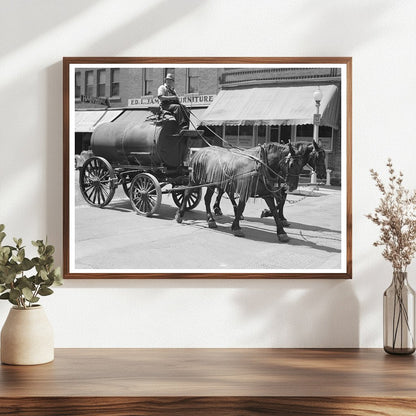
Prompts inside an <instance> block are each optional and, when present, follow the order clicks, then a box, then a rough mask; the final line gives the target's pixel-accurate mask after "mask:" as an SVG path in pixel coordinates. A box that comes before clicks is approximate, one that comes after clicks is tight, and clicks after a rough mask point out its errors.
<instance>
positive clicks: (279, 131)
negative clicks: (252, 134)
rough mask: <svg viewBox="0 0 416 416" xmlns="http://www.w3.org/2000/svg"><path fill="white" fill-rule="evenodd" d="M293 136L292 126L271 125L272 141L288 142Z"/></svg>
mask: <svg viewBox="0 0 416 416" xmlns="http://www.w3.org/2000/svg"><path fill="white" fill-rule="evenodd" d="M291 138H292V126H271V127H270V141H271V142H277V143H288V142H289V140H291Z"/></svg>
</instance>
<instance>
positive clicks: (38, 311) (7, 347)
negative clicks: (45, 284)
mask: <svg viewBox="0 0 416 416" xmlns="http://www.w3.org/2000/svg"><path fill="white" fill-rule="evenodd" d="M53 359H54V337H53V329H52V326H51V324H50V322H49V320H48V318H47V316H46V313H45V310H44V309H43V307H42V306H39V305H37V306H32V307H30V308H27V309H18V308H17V307H13V308H11V309H10V312H9V314H8V316H7V319H6V322H5V323H4V326H3V329H2V330H1V362H2V363H4V364H11V365H35V364H45V363H48V362H50V361H53Z"/></svg>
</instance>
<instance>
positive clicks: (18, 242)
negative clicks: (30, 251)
mask: <svg viewBox="0 0 416 416" xmlns="http://www.w3.org/2000/svg"><path fill="white" fill-rule="evenodd" d="M13 241H14V243H15V244H16V247H17V248H20V247H21V246H22V243H23V240H22V239H21V238H16V237H13Z"/></svg>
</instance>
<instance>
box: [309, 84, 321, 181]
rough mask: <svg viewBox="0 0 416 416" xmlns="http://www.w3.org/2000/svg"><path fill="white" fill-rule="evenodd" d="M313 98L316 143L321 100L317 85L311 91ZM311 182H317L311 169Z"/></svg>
mask: <svg viewBox="0 0 416 416" xmlns="http://www.w3.org/2000/svg"><path fill="white" fill-rule="evenodd" d="M313 99H314V100H315V107H316V112H315V114H314V115H313V140H314V141H315V142H316V143H318V140H319V125H320V124H321V115H320V114H319V106H320V105H321V101H322V91H321V89H320V88H319V87H318V88H317V89H316V90H315V91H314V93H313ZM311 183H312V184H316V183H317V177H316V172H315V171H313V172H312V175H311Z"/></svg>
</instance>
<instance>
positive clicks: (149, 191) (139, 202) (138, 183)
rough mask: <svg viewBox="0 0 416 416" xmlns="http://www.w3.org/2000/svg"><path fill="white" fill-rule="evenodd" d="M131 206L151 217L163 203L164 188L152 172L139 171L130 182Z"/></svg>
mask: <svg viewBox="0 0 416 416" xmlns="http://www.w3.org/2000/svg"><path fill="white" fill-rule="evenodd" d="M130 202H131V206H132V207H133V208H134V209H135V210H136V211H137V212H138V213H139V214H141V215H146V216H147V217H150V216H151V215H152V214H154V213H155V212H157V211H158V209H159V207H160V204H161V203H162V190H161V188H160V184H159V182H158V180H157V179H156V178H155V177H154V176H153V175H151V174H150V173H139V174H138V175H136V176H135V177H134V178H133V180H132V181H131V184H130Z"/></svg>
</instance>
